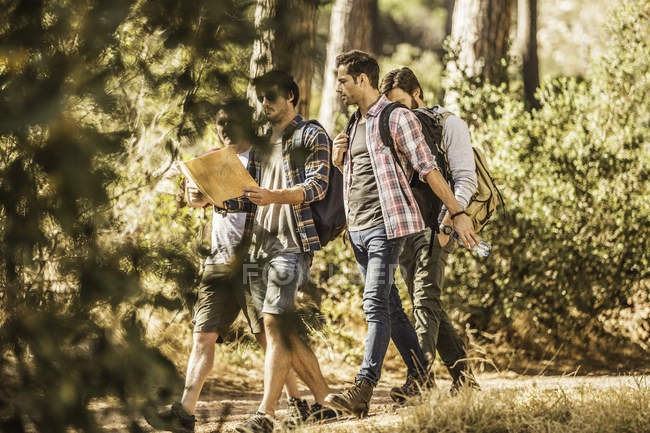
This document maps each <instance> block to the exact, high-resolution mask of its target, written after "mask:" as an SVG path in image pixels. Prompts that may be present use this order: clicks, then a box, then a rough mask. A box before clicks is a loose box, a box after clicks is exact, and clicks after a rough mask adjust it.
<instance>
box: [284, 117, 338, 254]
mask: <svg viewBox="0 0 650 433" xmlns="http://www.w3.org/2000/svg"><path fill="white" fill-rule="evenodd" d="M310 124H312V125H317V126H318V127H319V128H321V129H323V131H325V128H323V126H322V125H321V124H320V123H318V121H316V120H306V121H304V122H302V123H301V124H299V125H298V126H297V127H296V130H298V129H300V130H301V133H300V134H296V133H295V131H294V132H293V133H292V134H293V135H292V141H293V142H292V143H291V147H292V149H293V150H294V151H296V150H297V149H299V148H300V147H301V146H302V143H303V139H304V134H305V129H306V126H308V125H310ZM325 134H327V133H325ZM327 138H328V141H329V146H330V173H329V185H328V187H327V193H326V194H325V197H324V198H323V199H322V200H319V201H315V202H313V203H311V204H310V207H311V213H312V216H313V218H314V224H315V225H316V231H317V232H318V239H319V240H320V245H321V247H325V245H327V244H328V243H329V242H331V241H333V240H334V239H336V238H337V237H338V236H339V235H340V234H341V233H342V232H343V230H345V227H346V225H347V221H346V217H345V208H344V206H343V175H342V174H341V172H340V171H339V170H338V169H337V168H336V167H334V164H332V160H331V151H332V140H331V139H330V138H329V135H328V136H327ZM296 156H297V157H298V161H297V162H298V163H299V164H300V163H302V166H303V167H304V157H305V153H304V152H300V151H297V152H296Z"/></svg>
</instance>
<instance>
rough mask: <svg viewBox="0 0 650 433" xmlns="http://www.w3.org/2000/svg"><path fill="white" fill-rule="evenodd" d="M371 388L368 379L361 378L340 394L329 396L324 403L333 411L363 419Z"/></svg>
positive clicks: (370, 396) (372, 386) (370, 395)
mask: <svg viewBox="0 0 650 433" xmlns="http://www.w3.org/2000/svg"><path fill="white" fill-rule="evenodd" d="M373 388H374V385H373V384H372V383H370V381H369V380H368V379H365V378H362V379H359V380H357V381H355V383H354V385H352V386H351V387H350V388H348V389H346V390H345V391H343V392H342V393H340V394H329V395H328V396H327V397H325V401H326V402H327V403H329V404H330V405H331V406H332V407H333V408H335V409H338V410H340V411H343V412H346V413H351V414H352V415H354V416H356V417H357V418H363V417H364V416H366V415H368V407H369V404H370V399H371V398H372V391H373Z"/></svg>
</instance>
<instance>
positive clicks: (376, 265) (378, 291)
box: [350, 225, 428, 385]
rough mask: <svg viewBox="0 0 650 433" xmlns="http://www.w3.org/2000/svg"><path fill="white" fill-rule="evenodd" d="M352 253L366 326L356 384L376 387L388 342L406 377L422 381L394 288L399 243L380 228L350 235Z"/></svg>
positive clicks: (422, 367)
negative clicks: (360, 280)
mask: <svg viewBox="0 0 650 433" xmlns="http://www.w3.org/2000/svg"><path fill="white" fill-rule="evenodd" d="M350 241H351V243H352V249H353V250H354V255H355V257H356V259H357V263H358V265H359V270H360V271H361V275H362V276H363V279H364V281H365V287H364V289H363V312H364V313H365V316H366V322H367V324H368V334H367V335H366V342H365V345H366V346H365V352H364V355H363V364H361V370H360V371H359V374H358V375H357V380H359V379H361V378H365V379H367V380H369V381H370V382H371V383H372V384H373V385H376V384H377V382H378V381H379V378H380V377H381V367H382V365H383V363H384V357H385V356H386V351H387V350H388V343H389V341H390V339H391V338H392V340H393V343H395V346H396V347H397V350H398V351H399V353H400V355H401V356H402V358H403V359H404V362H405V364H406V368H407V373H408V374H409V375H412V376H416V377H422V375H424V373H425V371H426V370H427V367H428V365H427V360H426V358H425V356H424V353H423V352H422V349H421V348H420V345H419V344H418V338H417V335H416V333H415V329H413V325H412V324H411V322H410V321H409V319H408V317H407V316H406V313H404V309H403V308H402V301H401V300H400V297H399V293H398V291H397V287H396V286H395V270H396V269H397V266H398V257H399V253H400V249H401V245H402V240H401V239H387V237H386V229H385V228H384V226H383V225H380V226H376V227H372V228H369V229H366V230H359V231H352V232H350Z"/></svg>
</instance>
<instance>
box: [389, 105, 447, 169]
mask: <svg viewBox="0 0 650 433" xmlns="http://www.w3.org/2000/svg"><path fill="white" fill-rule="evenodd" d="M390 128H391V131H394V133H393V139H394V141H395V148H396V149H397V150H398V151H399V152H400V153H401V154H402V155H404V156H405V157H406V159H407V160H408V162H410V164H411V166H412V167H413V169H414V170H415V171H416V172H417V173H418V175H419V176H420V180H422V181H423V182H425V177H426V176H427V175H428V174H429V173H430V172H431V171H432V170H438V165H437V164H436V160H435V158H434V157H433V154H432V153H431V149H429V146H428V145H427V143H426V140H425V139H424V134H423V133H422V126H421V125H420V121H419V120H418V118H417V117H416V116H415V114H413V113H412V112H411V111H410V110H407V109H405V108H398V109H396V110H394V111H393V112H392V113H391V115H390Z"/></svg>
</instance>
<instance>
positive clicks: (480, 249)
mask: <svg viewBox="0 0 650 433" xmlns="http://www.w3.org/2000/svg"><path fill="white" fill-rule="evenodd" d="M454 237H455V238H456V240H457V241H458V245H460V246H461V247H465V245H463V241H461V240H460V238H459V237H458V233H456V232H454ZM472 252H473V253H474V254H477V255H479V256H481V257H487V256H489V255H490V253H491V252H492V246H491V245H490V244H488V243H487V242H485V241H481V242H479V243H478V244H477V245H476V246H475V247H474V248H472Z"/></svg>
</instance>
